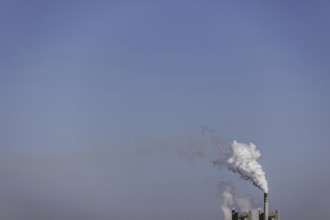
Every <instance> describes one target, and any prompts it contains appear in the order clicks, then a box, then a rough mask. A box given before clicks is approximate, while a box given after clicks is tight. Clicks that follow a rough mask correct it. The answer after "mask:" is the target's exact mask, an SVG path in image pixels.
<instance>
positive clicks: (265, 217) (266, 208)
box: [264, 193, 268, 220]
mask: <svg viewBox="0 0 330 220" xmlns="http://www.w3.org/2000/svg"><path fill="white" fill-rule="evenodd" d="M264 220H268V193H264Z"/></svg>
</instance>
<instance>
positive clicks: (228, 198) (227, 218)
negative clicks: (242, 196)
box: [221, 186, 234, 220]
mask: <svg viewBox="0 0 330 220" xmlns="http://www.w3.org/2000/svg"><path fill="white" fill-rule="evenodd" d="M222 197H223V202H222V204H221V210H222V212H223V216H224V220H231V214H232V213H231V209H232V206H233V204H234V199H233V195H232V193H231V187H230V186H226V187H225V189H224V191H223V192H222Z"/></svg>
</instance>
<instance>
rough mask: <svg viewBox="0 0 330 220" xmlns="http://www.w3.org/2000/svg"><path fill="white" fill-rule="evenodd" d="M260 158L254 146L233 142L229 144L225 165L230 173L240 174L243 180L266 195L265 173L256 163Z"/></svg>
mask: <svg viewBox="0 0 330 220" xmlns="http://www.w3.org/2000/svg"><path fill="white" fill-rule="evenodd" d="M260 156H261V153H260V151H259V150H258V149H257V147H256V145H254V144H252V143H250V144H244V143H238V142H237V141H234V142H233V143H232V144H231V148H230V155H229V158H228V159H227V161H226V163H227V165H228V168H229V169H230V170H231V171H233V172H235V173H238V174H240V175H241V177H242V178H243V179H245V180H248V181H250V182H252V184H253V185H255V186H257V187H258V188H260V189H261V190H263V191H264V192H266V193H267V192H268V183H267V180H266V176H265V172H264V171H263V170H262V167H261V165H260V164H259V163H258V159H259V157H260Z"/></svg>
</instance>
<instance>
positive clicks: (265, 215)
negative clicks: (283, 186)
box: [232, 193, 280, 220]
mask: <svg viewBox="0 0 330 220" xmlns="http://www.w3.org/2000/svg"><path fill="white" fill-rule="evenodd" d="M258 214H259V220H280V213H279V211H278V210H276V211H274V212H270V213H269V211H268V193H264V211H263V212H262V211H261V210H259V213H258ZM232 220H253V219H252V211H251V210H249V211H248V212H236V211H235V210H232Z"/></svg>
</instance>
